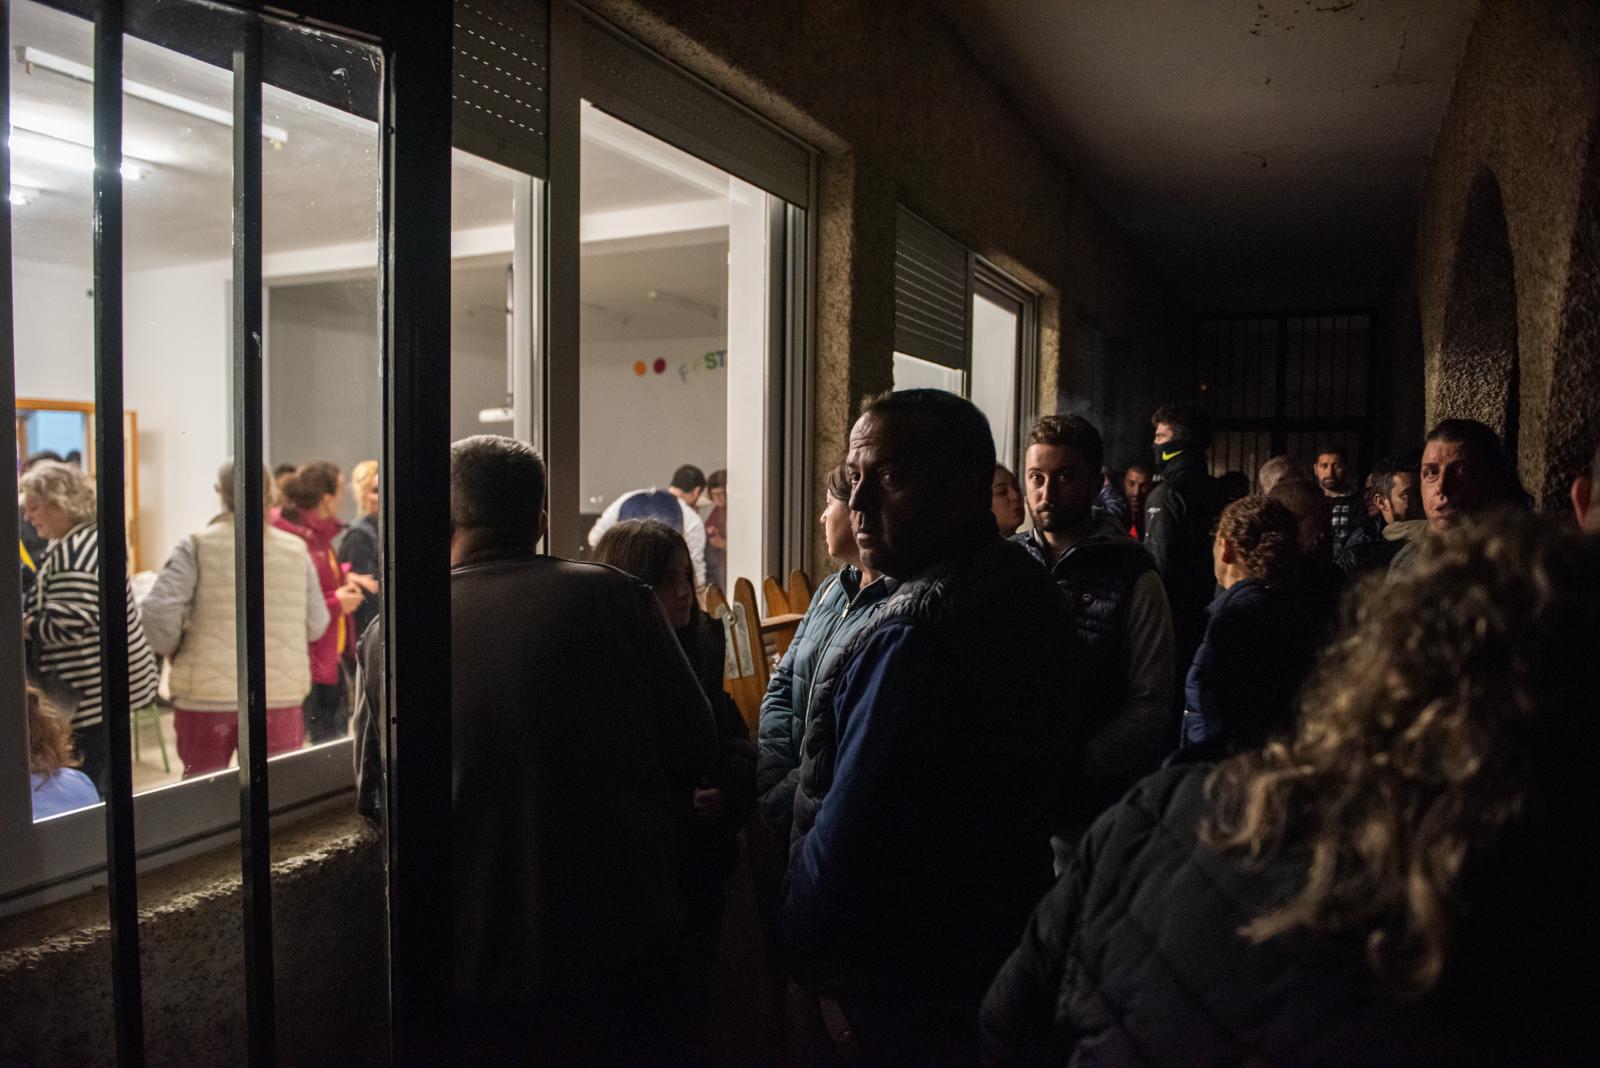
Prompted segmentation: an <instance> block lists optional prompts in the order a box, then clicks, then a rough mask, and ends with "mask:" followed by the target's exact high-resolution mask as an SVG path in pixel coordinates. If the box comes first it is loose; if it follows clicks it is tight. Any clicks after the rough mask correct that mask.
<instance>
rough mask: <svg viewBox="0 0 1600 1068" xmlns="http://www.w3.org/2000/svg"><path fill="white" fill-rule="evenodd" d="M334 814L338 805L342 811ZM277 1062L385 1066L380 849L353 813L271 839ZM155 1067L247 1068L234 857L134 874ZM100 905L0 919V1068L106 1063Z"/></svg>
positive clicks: (89, 902) (82, 902) (108, 1022)
mask: <svg viewBox="0 0 1600 1068" xmlns="http://www.w3.org/2000/svg"><path fill="white" fill-rule="evenodd" d="M346 807H348V806H347V805H346ZM272 853H273V867H272V909H273V935H274V937H273V947H274V969H275V972H276V976H277V984H276V985H277V1009H278V1047H279V1057H278V1059H279V1062H280V1063H282V1064H285V1065H296V1064H308V1065H309V1064H381V1063H387V1059H388V1032H389V1029H388V994H387V985H388V978H387V970H386V967H385V960H386V957H385V948H384V947H385V945H386V935H385V928H386V920H385V915H386V912H385V905H384V890H383V885H384V884H383V851H382V848H381V845H380V843H379V839H378V836H377V835H376V834H375V833H374V832H373V831H372V830H371V829H369V828H368V827H367V825H366V824H365V822H364V821H362V820H360V819H359V818H358V817H356V816H353V815H334V816H324V817H318V818H313V819H311V820H308V821H306V822H305V823H302V824H297V825H295V826H292V827H288V828H284V829H282V830H277V829H274V832H273V836H272ZM139 897H140V917H139V936H140V943H141V944H140V955H141V957H142V959H143V979H144V1020H145V1049H146V1052H147V1055H148V1059H149V1061H150V1063H151V1064H243V1063H245V1062H246V1060H247V1058H246V1055H245V1018H244V1012H245V996H244V960H243V954H244V940H243V937H242V934H241V924H242V918H241V917H242V912H241V909H242V906H241V904H240V878H239V850H238V847H237V846H230V847H228V848H226V849H220V850H218V851H216V852H215V853H209V854H205V855H204V856H201V857H197V858H194V859H192V860H188V861H183V862H180V863H178V864H176V865H173V866H172V867H169V868H163V869H161V870H160V871H157V872H154V873H151V874H148V875H144V876H141V878H140V880H139ZM109 936H110V928H109V927H108V925H107V920H106V896H105V891H104V890H103V889H102V890H99V891H97V892H94V893H90V894H85V895H83V896H81V897H78V898H74V899H72V900H69V901H63V902H61V903H59V904H56V905H50V906H46V907H45V908H42V909H36V910H34V911H32V912H29V913H25V914H22V915H20V916H15V917H9V918H7V919H5V920H3V921H0V1064H55V1065H69V1064H70V1065H79V1064H84V1065H89V1064H114V1063H116V1047H115V1040H114V1037H113V1032H112V1019H111V985H112V983H111V974H112V973H111V949H110V940H109Z"/></svg>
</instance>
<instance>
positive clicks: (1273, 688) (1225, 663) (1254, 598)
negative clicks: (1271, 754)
mask: <svg viewBox="0 0 1600 1068" xmlns="http://www.w3.org/2000/svg"><path fill="white" fill-rule="evenodd" d="M1307 616H1308V614H1307V612H1306V610H1305V607H1304V605H1303V604H1302V603H1301V598H1300V597H1298V596H1296V594H1295V593H1294V592H1293V591H1292V589H1291V588H1290V587H1287V586H1280V585H1276V584H1272V583H1268V582H1266V581H1264V580H1262V579H1257V578H1247V579H1241V580H1240V581H1238V582H1236V583H1234V584H1233V585H1232V586H1231V587H1229V588H1228V589H1226V590H1224V591H1223V592H1222V593H1221V594H1220V595H1219V596H1218V597H1217V599H1216V600H1215V601H1213V602H1212V604H1211V608H1210V622H1209V623H1207V624H1206V632H1205V637H1204V638H1203V639H1202V640H1201V642H1200V647H1199V648H1198V649H1196V650H1195V654H1194V661H1193V663H1192V664H1191V665H1190V666H1189V678H1188V681H1187V683H1186V685H1185V686H1184V695H1183V696H1184V712H1183V737H1182V742H1183V744H1184V745H1185V746H1193V745H1198V744H1200V743H1202V742H1204V743H1206V748H1207V752H1209V753H1212V754H1213V755H1216V754H1220V753H1224V752H1232V751H1237V750H1240V749H1248V748H1253V747H1255V746H1258V745H1261V744H1263V743H1264V742H1265V741H1266V740H1267V738H1268V737H1269V736H1270V735H1272V734H1275V733H1278V732H1280V731H1283V730H1287V729H1288V728H1290V727H1292V726H1293V725H1294V721H1295V700H1296V698H1297V696H1298V694H1299V691H1300V684H1301V683H1303V682H1304V681H1305V678H1306V675H1307V674H1308V673H1309V672H1310V670H1311V661H1312V657H1313V655H1314V651H1315V642H1314V640H1313V638H1312V630H1313V628H1312V626H1311V625H1310V624H1309V623H1308V618H1307Z"/></svg>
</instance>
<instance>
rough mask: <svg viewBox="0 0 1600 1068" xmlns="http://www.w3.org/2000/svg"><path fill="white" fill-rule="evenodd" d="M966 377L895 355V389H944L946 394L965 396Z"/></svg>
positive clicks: (929, 362)
mask: <svg viewBox="0 0 1600 1068" xmlns="http://www.w3.org/2000/svg"><path fill="white" fill-rule="evenodd" d="M965 378H966V376H965V375H963V374H962V373H961V372H960V371H957V370H955V369H953V368H950V367H946V366H945V365H944V364H942V363H934V362H932V361H931V360H924V359H922V358H921V357H918V356H907V355H906V354H905V353H903V352H897V353H895V354H894V388H895V389H942V390H944V391H945V392H946V393H956V394H963V395H964V394H965V392H966V390H965V389H964V388H963V386H964V380H965Z"/></svg>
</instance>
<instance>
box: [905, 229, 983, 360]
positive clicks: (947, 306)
mask: <svg viewBox="0 0 1600 1068" xmlns="http://www.w3.org/2000/svg"><path fill="white" fill-rule="evenodd" d="M971 309H972V257H971V255H970V254H969V253H968V252H967V250H966V249H965V248H963V247H962V246H961V245H959V244H957V243H956V242H955V241H953V240H951V239H950V238H949V237H947V236H946V235H945V234H944V233H942V232H941V231H940V230H938V229H936V228H935V227H933V226H931V225H929V224H928V223H926V222H924V221H923V220H922V219H920V218H918V217H917V216H915V215H913V214H911V212H909V211H907V210H905V209H904V208H901V209H900V210H899V214H898V217H897V218H896V220H895V248H894V347H895V351H897V352H903V353H905V354H906V355H908V356H916V357H919V358H921V359H924V360H930V361H932V362H933V363H938V364H943V365H944V366H945V367H950V368H954V369H955V370H958V371H965V370H967V334H968V327H969V322H970V319H971Z"/></svg>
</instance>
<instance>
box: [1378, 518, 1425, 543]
mask: <svg viewBox="0 0 1600 1068" xmlns="http://www.w3.org/2000/svg"><path fill="white" fill-rule="evenodd" d="M1427 532H1428V521H1427V520H1426V519H1405V520H1402V521H1401V522H1399V523H1390V524H1389V525H1388V526H1386V527H1384V528H1383V540H1384V541H1416V540H1417V539H1419V538H1421V537H1422V536H1423V535H1424V534H1426V533H1427Z"/></svg>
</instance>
